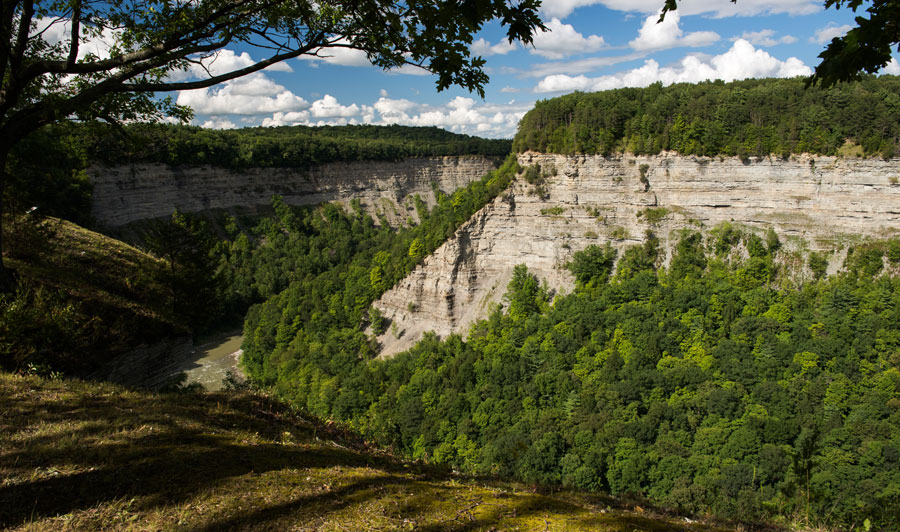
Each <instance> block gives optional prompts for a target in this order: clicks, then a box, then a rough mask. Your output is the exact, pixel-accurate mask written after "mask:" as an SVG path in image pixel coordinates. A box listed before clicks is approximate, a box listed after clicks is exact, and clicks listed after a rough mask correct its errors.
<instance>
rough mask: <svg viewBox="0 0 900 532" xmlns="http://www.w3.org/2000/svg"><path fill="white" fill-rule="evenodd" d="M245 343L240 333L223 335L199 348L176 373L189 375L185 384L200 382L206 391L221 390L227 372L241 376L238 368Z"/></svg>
mask: <svg viewBox="0 0 900 532" xmlns="http://www.w3.org/2000/svg"><path fill="white" fill-rule="evenodd" d="M243 342H244V336H243V334H241V333H240V332H232V333H227V334H223V335H222V336H219V337H218V338H215V339H213V340H212V341H210V342H208V343H205V344H203V345H201V346H198V347H197V349H196V350H195V351H194V354H193V355H192V356H191V357H189V358H188V359H187V360H185V361H184V362H183V363H182V364H181V365H180V366H179V367H178V368H177V369H176V370H175V373H181V372H184V373H185V374H186V375H187V380H186V381H185V384H190V383H192V382H198V383H200V384H202V385H203V387H204V388H205V389H206V390H209V391H216V390H221V389H222V388H223V385H222V379H224V378H225V374H226V373H227V372H229V371H230V372H232V373H234V374H235V375H240V374H241V373H240V370H239V369H238V367H237V366H238V360H239V359H240V357H241V344H242V343H243Z"/></svg>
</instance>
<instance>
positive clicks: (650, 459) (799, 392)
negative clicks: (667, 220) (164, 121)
mask: <svg viewBox="0 0 900 532" xmlns="http://www.w3.org/2000/svg"><path fill="white" fill-rule="evenodd" d="M656 245H657V244H656V241H655V239H654V238H652V237H651V238H649V239H648V240H647V243H646V244H644V245H642V246H636V247H633V248H630V249H628V250H626V251H625V252H624V254H623V255H622V257H621V259H619V261H618V265H617V268H616V270H615V272H613V270H612V266H613V263H614V259H615V252H614V250H612V249H609V248H599V247H592V248H588V249H587V250H585V251H583V252H580V253H578V254H576V258H575V261H574V262H573V264H572V266H571V267H572V269H573V272H574V273H575V275H576V277H577V279H578V284H577V288H576V289H575V291H574V292H573V293H572V294H569V295H564V296H560V297H556V298H555V299H554V300H552V301H551V299H550V296H549V294H548V293H547V292H546V291H545V290H544V289H543V288H541V285H540V283H539V280H537V279H536V278H534V277H533V276H532V275H531V274H530V273H529V272H528V271H527V269H525V267H524V266H520V267H517V268H516V270H515V275H514V276H513V280H512V282H511V283H510V285H509V289H508V290H509V291H508V294H507V301H508V302H509V304H508V307H507V309H506V310H505V311H504V310H502V309H499V308H498V309H496V310H495V311H494V312H493V313H491V315H490V316H489V317H488V318H487V319H485V320H483V321H480V322H478V323H477V324H475V325H474V326H473V327H472V329H471V331H470V333H469V336H468V339H467V340H465V341H464V340H463V339H462V338H460V337H457V336H451V337H449V338H447V339H445V340H443V341H440V340H438V339H437V338H435V337H433V336H432V337H426V338H425V339H424V340H423V341H422V342H420V343H419V344H418V345H417V346H416V347H415V348H413V349H412V350H410V351H409V352H407V353H405V354H401V355H398V356H397V357H396V358H393V359H390V360H378V359H375V354H376V353H375V351H374V350H373V349H372V348H371V346H370V345H369V344H368V343H367V342H366V341H365V339H364V337H362V336H360V335H359V333H357V332H354V331H353V330H352V329H348V328H340V327H333V326H332V325H331V324H333V323H336V322H335V321H333V320H331V319H330V318H329V317H328V315H327V314H326V312H324V309H323V311H320V312H316V311H315V310H313V311H312V312H311V313H307V311H306V307H305V305H307V304H308V303H307V300H306V299H304V298H302V297H300V296H299V295H298V293H295V292H294V291H292V290H287V291H285V292H284V293H282V294H280V295H278V296H275V297H274V298H272V299H271V300H269V301H268V302H267V303H265V304H264V305H262V306H260V307H258V308H257V309H255V310H254V311H252V312H251V313H250V315H249V318H248V320H247V325H246V329H245V332H246V337H247V340H246V344H245V347H246V353H247V356H246V358H245V359H244V364H245V367H246V369H247V370H248V372H249V374H250V376H251V377H252V378H253V379H254V380H255V381H256V382H258V383H260V384H263V385H266V386H271V387H272V388H273V389H274V390H276V391H277V393H278V394H279V395H280V396H281V397H284V398H286V399H289V400H290V401H291V402H292V403H293V404H296V405H299V406H301V407H303V408H305V409H306V410H308V411H310V412H313V413H315V414H316V415H319V416H324V417H330V418H333V419H338V420H342V421H345V422H347V423H350V424H351V425H352V426H354V427H356V428H358V429H359V430H360V431H362V432H363V433H364V434H366V435H368V436H369V437H371V438H374V439H375V440H376V441H379V442H383V443H388V444H391V445H393V446H394V448H396V449H398V450H399V451H401V452H402V453H403V454H404V455H405V456H409V457H414V458H419V459H425V460H428V461H432V462H437V463H446V464H451V465H453V466H454V467H456V468H459V469H461V470H463V471H467V472H472V473H483V474H492V475H499V476H501V477H506V478H516V479H520V480H524V481H527V482H533V483H539V484H547V485H562V486H568V487H574V488H578V489H583V490H588V491H596V492H605V493H611V494H614V495H626V494H628V495H635V496H641V497H646V498H648V499H650V500H652V501H654V502H657V503H660V504H663V505H666V506H670V507H675V508H679V509H681V510H683V511H687V512H694V513H700V514H702V513H706V512H712V513H713V514H715V515H717V516H720V517H726V518H731V519H738V520H742V521H762V520H765V521H769V520H782V521H784V522H792V521H800V522H806V523H808V524H815V525H824V526H839V527H853V526H859V525H860V524H861V523H863V522H865V521H868V523H869V525H870V526H872V527H874V528H875V529H883V530H888V529H895V528H896V527H897V526H898V525H900V522H898V521H897V519H898V515H897V513H896V511H895V509H896V508H897V507H898V506H900V430H898V427H900V341H898V339H900V328H898V323H900V278H897V277H894V276H890V275H880V274H881V273H882V270H883V268H884V264H885V263H887V264H889V265H890V266H889V267H890V268H892V269H893V270H896V269H897V267H898V265H900V252H898V249H900V246H898V245H897V243H896V242H893V243H881V244H874V243H873V244H867V245H858V246H856V248H855V249H853V250H852V251H851V252H850V254H849V256H848V259H847V262H846V268H847V271H846V272H845V273H843V274H840V275H835V276H832V277H827V278H820V279H819V280H817V281H812V282H809V283H806V284H803V285H800V286H795V285H792V284H790V283H789V282H787V280H786V278H782V277H781V276H779V267H778V265H777V262H776V261H775V257H776V255H777V254H778V253H779V252H781V251H780V242H779V240H778V238H777V237H775V235H774V233H773V234H771V235H769V236H767V237H765V236H762V237H761V236H757V235H754V234H750V233H742V232H741V231H739V230H737V229H736V228H734V227H730V226H723V227H720V228H718V229H717V230H716V231H714V232H713V233H711V234H710V235H709V236H708V237H706V238H704V237H703V236H702V235H701V234H699V233H691V232H687V233H685V234H684V235H682V238H681V240H680V241H679V243H678V245H677V249H676V255H675V257H674V258H673V259H672V261H671V264H670V265H669V267H668V268H667V269H657V266H656V265H657V264H658V263H659V256H658V252H659V251H658V249H657V247H656ZM744 253H747V254H748V255H749V258H747V259H746V260H741V259H740V257H741V256H742V254H744ZM885 257H886V258H885ZM821 259H822V257H821V256H818V255H814V260H812V261H810V262H811V264H810V266H812V268H813V269H814V270H815V271H816V274H817V275H821V274H822V271H821ZM812 263H815V264H812ZM798 267H802V264H801V265H800V266H798ZM332 299H333V300H338V301H340V300H342V299H346V293H344V294H342V293H341V291H340V290H338V291H337V292H336V293H335V295H333V296H332ZM308 316H309V317H308ZM354 339H355V340H354ZM848 486H853V489H852V490H848V489H847V487H848Z"/></svg>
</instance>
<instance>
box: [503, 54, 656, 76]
mask: <svg viewBox="0 0 900 532" xmlns="http://www.w3.org/2000/svg"><path fill="white" fill-rule="evenodd" d="M646 55H647V54H646V53H644V52H638V53H631V54H626V55H618V56H607V57H587V58H585V59H576V60H574V61H556V62H551V63H537V64H534V65H530V66H529V67H528V69H527V70H523V69H518V68H502V69H500V71H501V72H502V73H504V74H513V75H518V76H522V77H530V78H539V77H542V76H548V75H552V74H585V73H587V72H592V71H594V70H597V69H598V68H605V67H608V66H612V65H616V64H618V63H625V62H627V61H634V60H635V59H640V58H642V57H644V56H646Z"/></svg>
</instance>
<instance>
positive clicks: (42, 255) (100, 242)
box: [0, 215, 190, 377]
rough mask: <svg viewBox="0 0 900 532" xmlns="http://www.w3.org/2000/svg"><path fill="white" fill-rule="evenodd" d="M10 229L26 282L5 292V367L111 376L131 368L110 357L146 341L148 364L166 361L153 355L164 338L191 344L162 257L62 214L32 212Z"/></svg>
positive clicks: (1, 311)
mask: <svg viewBox="0 0 900 532" xmlns="http://www.w3.org/2000/svg"><path fill="white" fill-rule="evenodd" d="M4 231H5V234H4V243H5V244H6V246H7V247H6V249H5V250H4V251H5V252H6V253H5V260H6V263H7V265H8V266H9V267H11V268H13V269H14V270H16V272H17V275H18V276H19V287H18V290H17V292H16V293H14V294H6V295H3V296H0V336H2V337H3V342H2V343H0V367H2V368H5V369H7V370H24V369H25V368H27V367H28V366H33V367H37V368H46V370H47V371H50V370H52V371H59V372H64V373H66V374H69V375H81V376H86V375H89V374H92V373H94V372H99V373H98V376H106V377H108V376H111V375H114V374H116V373H119V372H122V371H125V372H126V373H127V372H128V369H127V368H125V367H119V368H117V367H114V366H110V365H108V363H109V362H110V361H111V360H113V359H114V358H116V357H118V356H119V355H122V354H126V353H131V352H133V351H134V350H135V349H136V348H138V347H140V346H144V347H147V348H150V350H149V351H148V350H146V349H145V350H144V351H142V352H141V357H143V358H145V360H142V361H141V362H142V364H144V366H141V367H144V368H145V369H146V368H152V367H153V366H154V365H155V364H156V363H158V361H156V360H153V359H152V357H150V355H151V354H152V347H153V346H160V347H162V344H160V342H162V343H163V344H166V346H167V347H171V346H172V345H177V344H179V343H185V342H186V343H187V345H188V346H190V336H189V331H188V330H187V329H186V328H185V327H184V325H182V324H180V323H179V320H178V319H177V318H176V317H175V316H174V315H173V314H172V309H171V306H170V300H171V296H170V293H169V289H168V287H167V286H166V285H165V284H164V283H163V282H162V278H163V276H162V271H163V268H164V267H165V265H164V263H163V262H162V261H160V260H158V259H156V258H155V257H153V256H151V255H149V254H147V253H145V252H143V251H140V250H138V249H136V248H134V247H132V246H129V245H128V244H125V243H124V242H121V241H119V240H115V239H113V238H109V237H107V236H104V235H101V234H99V233H95V232H93V231H89V230H87V229H84V228H82V227H79V226H77V225H75V224H73V223H71V222H67V221H65V220H59V219H57V218H45V219H43V220H38V219H33V218H32V217H31V216H27V215H26V216H24V217H20V218H18V219H15V220H13V221H12V222H11V223H6V224H4ZM170 344H171V345H170ZM163 350H165V349H163ZM148 357H149V359H147V358H148ZM145 373H146V371H145ZM120 376H121V375H120Z"/></svg>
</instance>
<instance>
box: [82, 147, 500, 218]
mask: <svg viewBox="0 0 900 532" xmlns="http://www.w3.org/2000/svg"><path fill="white" fill-rule="evenodd" d="M495 162H496V159H493V158H488V157H482V156H463V157H427V158H412V159H406V160H402V161H397V162H386V161H355V162H344V163H329V164H324V165H320V166H318V167H315V168H312V169H309V170H299V169H291V168H248V169H241V170H230V169H226V168H221V167H214V166H202V167H170V166H167V165H163V164H135V165H123V166H92V167H91V168H89V169H88V175H89V176H90V178H91V182H92V183H93V186H94V193H93V208H92V214H93V216H94V219H95V220H96V221H97V223H98V224H99V225H100V226H101V227H104V228H115V227H119V226H122V225H125V224H127V223H130V222H134V221H138V220H146V219H152V218H159V217H163V216H169V215H170V214H171V213H172V211H173V210H174V209H176V208H177V209H178V210H180V211H182V212H198V211H203V210H207V209H237V210H238V211H240V212H254V211H255V209H256V208H258V207H260V206H266V205H269V204H271V201H272V196H273V195H274V194H280V195H281V196H283V197H284V200H285V202H286V203H288V204H290V205H315V204H318V203H322V202H328V201H340V202H343V203H349V202H350V200H352V199H359V200H360V201H361V202H362V204H363V206H364V208H365V209H366V210H367V211H368V212H369V213H370V214H372V215H373V217H374V216H377V215H379V214H380V215H384V216H385V217H386V218H387V220H388V222H389V223H391V224H392V225H396V224H402V223H404V222H405V221H406V220H407V219H408V218H409V217H412V218H413V219H414V220H415V219H416V218H417V215H416V212H415V208H414V204H413V196H414V195H415V194H419V195H420V197H421V198H422V199H423V200H424V201H425V202H426V203H428V204H429V205H433V204H434V193H433V189H432V183H434V184H436V185H437V187H438V188H440V189H441V190H443V191H445V192H448V193H449V192H452V191H454V190H456V189H457V188H459V187H463V186H466V185H468V184H469V183H471V182H472V181H475V180H478V179H480V178H481V177H482V176H483V175H484V174H485V173H487V172H488V171H490V170H493V169H494V168H495Z"/></svg>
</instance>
